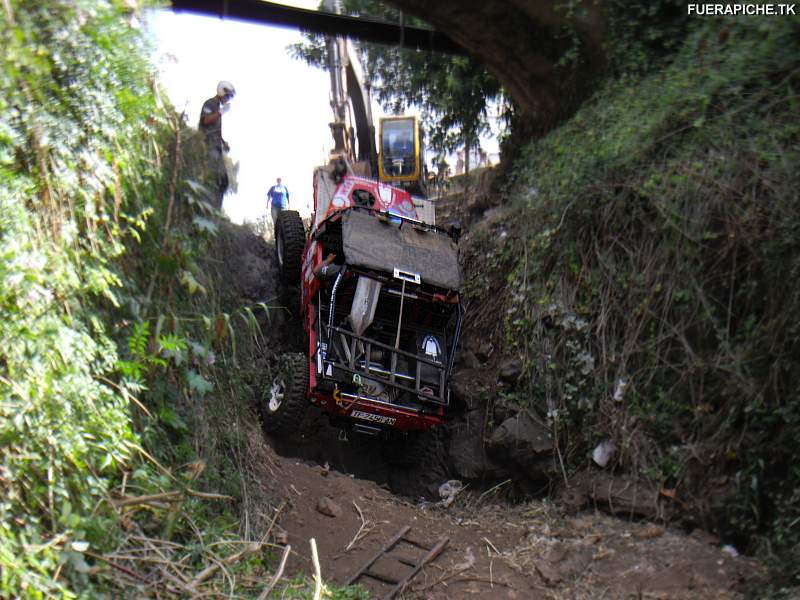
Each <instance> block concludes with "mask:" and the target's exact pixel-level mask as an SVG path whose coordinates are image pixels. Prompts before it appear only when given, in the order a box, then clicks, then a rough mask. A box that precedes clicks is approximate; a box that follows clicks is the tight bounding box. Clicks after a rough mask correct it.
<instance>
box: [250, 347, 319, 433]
mask: <svg viewBox="0 0 800 600" xmlns="http://www.w3.org/2000/svg"><path fill="white" fill-rule="evenodd" d="M270 375H271V378H270V379H269V380H268V381H267V385H265V386H264V389H263V390H262V393H261V401H260V402H259V407H260V409H261V417H262V420H263V422H264V429H265V430H266V431H268V432H269V433H272V434H274V435H278V436H283V435H287V434H289V433H291V432H293V431H297V429H298V427H299V425H300V422H301V421H302V420H303V417H304V416H305V414H306V411H307V410H308V404H309V401H308V397H307V394H308V364H307V362H306V359H305V356H304V355H302V354H284V355H282V356H281V357H280V358H279V360H278V364H277V367H276V368H275V369H272V372H271V373H270Z"/></svg>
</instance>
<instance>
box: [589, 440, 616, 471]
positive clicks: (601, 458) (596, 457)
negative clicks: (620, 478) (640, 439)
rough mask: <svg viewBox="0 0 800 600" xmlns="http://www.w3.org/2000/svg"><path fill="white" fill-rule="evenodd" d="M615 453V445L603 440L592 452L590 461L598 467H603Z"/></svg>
mask: <svg viewBox="0 0 800 600" xmlns="http://www.w3.org/2000/svg"><path fill="white" fill-rule="evenodd" d="M616 451H617V445H616V444H615V443H614V442H612V441H611V440H603V441H602V442H600V443H599V444H597V446H596V447H595V449H594V450H593V451H592V460H593V461H594V462H595V463H596V464H597V465H598V466H600V467H605V466H606V465H607V464H608V461H610V460H611V457H612V456H614V454H615V453H616Z"/></svg>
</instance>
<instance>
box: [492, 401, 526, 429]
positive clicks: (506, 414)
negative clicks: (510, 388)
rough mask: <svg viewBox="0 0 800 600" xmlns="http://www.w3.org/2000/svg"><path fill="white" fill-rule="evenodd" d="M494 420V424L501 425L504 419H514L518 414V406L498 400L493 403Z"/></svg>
mask: <svg viewBox="0 0 800 600" xmlns="http://www.w3.org/2000/svg"><path fill="white" fill-rule="evenodd" d="M493 408H494V419H495V422H496V423H502V422H503V421H505V420H506V419H510V418H511V417H516V416H517V414H518V413H519V411H520V410H522V409H521V408H520V406H519V405H517V404H513V403H512V402H508V401H506V400H503V399H501V398H498V399H497V400H495V401H494V407H493Z"/></svg>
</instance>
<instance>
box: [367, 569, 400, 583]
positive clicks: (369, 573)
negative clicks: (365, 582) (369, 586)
mask: <svg viewBox="0 0 800 600" xmlns="http://www.w3.org/2000/svg"><path fill="white" fill-rule="evenodd" d="M361 576H362V577H372V578H373V579H377V580H378V581H382V582H384V583H388V584H389V585H396V584H398V583H400V580H399V579H394V578H392V577H389V576H388V575H383V574H382V573H376V572H375V571H364V572H363V573H362V574H361Z"/></svg>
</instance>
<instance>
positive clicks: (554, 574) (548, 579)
mask: <svg viewBox="0 0 800 600" xmlns="http://www.w3.org/2000/svg"><path fill="white" fill-rule="evenodd" d="M535 566H536V571H537V572H538V573H539V576H540V577H541V578H542V581H543V582H544V583H546V584H547V585H556V584H559V583H561V581H563V579H564V578H563V577H562V575H561V572H560V571H559V570H558V567H556V566H555V565H552V564H550V563H548V562H545V561H542V560H540V561H536V563H535Z"/></svg>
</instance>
